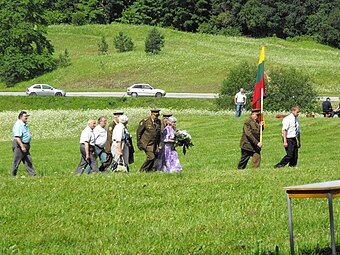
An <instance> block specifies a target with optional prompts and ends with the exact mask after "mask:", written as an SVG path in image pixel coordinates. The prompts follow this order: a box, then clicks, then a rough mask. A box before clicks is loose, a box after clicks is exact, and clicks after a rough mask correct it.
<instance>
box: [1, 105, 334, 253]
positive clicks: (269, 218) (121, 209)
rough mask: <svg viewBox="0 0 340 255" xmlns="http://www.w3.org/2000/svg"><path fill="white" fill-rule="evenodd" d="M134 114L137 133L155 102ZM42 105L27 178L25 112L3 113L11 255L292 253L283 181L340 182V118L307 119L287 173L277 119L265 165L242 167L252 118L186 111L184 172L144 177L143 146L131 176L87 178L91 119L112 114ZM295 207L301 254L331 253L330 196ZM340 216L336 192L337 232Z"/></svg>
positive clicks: (181, 115) (181, 117)
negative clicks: (83, 160) (83, 155)
mask: <svg viewBox="0 0 340 255" xmlns="http://www.w3.org/2000/svg"><path fill="white" fill-rule="evenodd" d="M124 110H125V111H126V113H127V114H128V116H129V118H130V121H129V124H128V128H129V130H130V132H131V133H132V134H133V135H134V134H135V130H136V128H137V125H138V121H139V120H140V119H141V118H143V117H144V116H146V115H147V114H148V109H147V108H124ZM30 112H31V114H32V115H31V117H30V118H29V125H30V128H31V131H32V133H33V136H34V139H33V141H32V150H31V153H32V156H33V163H34V165H35V167H36V170H37V172H38V174H39V177H37V178H25V177H26V176H27V175H26V173H25V170H24V168H23V166H20V169H19V177H18V178H12V177H10V176H9V174H10V166H11V162H12V157H13V155H12V151H11V141H10V140H11V127H12V125H13V123H14V121H15V119H16V116H17V111H7V112H0V118H1V119H2V120H3V121H2V122H1V130H3V133H2V135H1V140H0V154H1V159H2V160H1V164H0V193H1V200H0V212H1V213H0V219H1V228H0V236H1V239H0V253H1V254H202V255H203V254H204V255H206V254H226V255H227V254H254V255H255V254H256V255H259V254H280V255H281V254H288V253H289V234H288V226H287V205H286V197H285V192H284V191H283V190H282V187H284V186H288V185H297V184H302V183H309V182H319V181H328V180H334V179H339V177H340V176H339V167H340V165H339V159H338V155H339V154H338V149H339V143H340V140H339V139H340V133H339V131H338V130H339V122H338V119H337V118H334V119H325V118H314V119H310V118H304V117H301V119H300V121H301V126H302V132H303V133H302V147H301V150H300V158H299V162H298V167H297V168H292V169H289V168H285V169H280V170H276V169H274V168H273V165H274V164H275V163H277V162H278V161H279V160H280V159H281V157H282V156H283V155H284V149H283V147H282V141H281V135H280V132H281V131H280V129H281V124H280V122H281V120H280V119H276V118H274V117H273V116H267V118H266V121H267V128H266V130H265V131H264V148H263V152H262V155H263V156H262V167H261V169H258V170H256V171H253V170H251V169H247V170H245V171H239V170H237V169H236V165H237V162H238V160H239V158H240V149H239V139H240V136H241V132H242V125H243V123H244V120H245V118H246V117H247V116H246V115H243V116H242V117H241V118H239V119H236V118H235V117H234V116H233V115H232V113H231V114H227V113H225V112H218V113H216V112H212V111H202V110H184V109H183V110H180V109H177V110H173V113H174V114H175V116H176V117H177V118H178V123H177V125H178V128H183V129H184V128H185V129H187V130H188V131H189V132H190V133H191V135H192V137H193V142H194V144H195V146H194V147H192V148H190V150H189V151H188V152H187V154H186V155H185V156H184V155H183V154H182V153H181V152H180V150H178V151H179V156H180V161H181V164H182V166H183V171H182V172H181V173H180V174H165V173H151V174H141V173H139V172H138V169H139V167H140V166H141V164H142V162H143V161H144V159H145V155H144V153H142V152H140V151H136V154H135V161H136V162H135V163H134V164H132V165H131V171H132V172H131V173H130V174H128V175H120V174H116V175H114V174H108V175H102V174H100V175H89V176H85V175H83V176H81V177H76V176H75V175H74V171H75V168H76V166H77V164H78V162H79V159H80V154H79V135H80V132H81V130H82V129H83V128H84V126H85V123H86V120H87V119H88V118H90V117H96V116H99V115H102V114H108V115H109V114H110V113H111V110H108V109H96V110H95V109H94V110H34V111H33V110H32V111H30ZM330 131H331V132H332V135H331V136H330V135H328V136H325V134H326V133H329V132H330ZM325 155H327V160H325ZM250 166H251V163H250V164H249V167H250ZM306 212H307V213H306ZM293 213H294V224H295V225H294V227H295V229H294V231H295V232H294V233H295V245H296V251H297V254H323V255H325V254H330V253H326V252H320V250H321V249H325V248H327V247H328V251H329V247H330V237H329V221H328V208H327V200H325V199H301V200H298V199H296V200H294V201H293ZM339 213H340V203H339V201H337V199H335V200H334V219H335V229H336V230H339V229H340V221H339ZM337 240H338V243H337V244H338V245H339V238H337ZM276 250H278V253H276V252H275V251H276Z"/></svg>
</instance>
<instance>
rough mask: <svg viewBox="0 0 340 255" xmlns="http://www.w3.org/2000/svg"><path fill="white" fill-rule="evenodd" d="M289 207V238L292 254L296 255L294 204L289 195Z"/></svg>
mask: <svg viewBox="0 0 340 255" xmlns="http://www.w3.org/2000/svg"><path fill="white" fill-rule="evenodd" d="M287 206H288V227H289V237H290V239H289V240H290V254H291V255H294V236H293V214H292V204H291V198H290V197H289V195H288V193H287Z"/></svg>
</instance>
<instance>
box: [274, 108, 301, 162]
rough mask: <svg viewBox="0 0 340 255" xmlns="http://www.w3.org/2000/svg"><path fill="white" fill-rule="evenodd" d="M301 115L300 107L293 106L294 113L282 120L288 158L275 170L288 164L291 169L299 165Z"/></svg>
mask: <svg viewBox="0 0 340 255" xmlns="http://www.w3.org/2000/svg"><path fill="white" fill-rule="evenodd" d="M299 114H300V107H299V106H293V107H292V113H291V114H289V115H288V116H287V117H285V118H284V119H283V120H282V138H283V147H284V148H285V150H286V156H284V157H283V158H282V160H281V161H280V162H279V163H277V164H276V165H275V166H274V168H280V167H284V166H285V165H287V164H289V166H290V167H295V166H296V165H297V161H298V150H299V148H300V147H301V140H300V123H299V119H298V116H299Z"/></svg>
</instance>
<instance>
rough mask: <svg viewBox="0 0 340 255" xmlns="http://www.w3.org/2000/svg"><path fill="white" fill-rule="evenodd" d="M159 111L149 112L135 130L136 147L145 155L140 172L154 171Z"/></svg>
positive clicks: (159, 122)
mask: <svg viewBox="0 0 340 255" xmlns="http://www.w3.org/2000/svg"><path fill="white" fill-rule="evenodd" d="M159 112H160V110H151V115H150V117H148V118H145V119H143V120H141V121H140V122H139V126H138V128H137V146H138V149H140V150H143V151H144V152H145V154H146V160H145V162H144V163H143V165H142V167H141V169H140V171H141V172H151V171H155V159H156V158H157V153H158V148H159V144H160V138H161V121H160V120H159V119H158V116H159Z"/></svg>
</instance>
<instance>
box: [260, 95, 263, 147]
mask: <svg viewBox="0 0 340 255" xmlns="http://www.w3.org/2000/svg"><path fill="white" fill-rule="evenodd" d="M261 121H263V88H261ZM262 127H263V126H260V143H262Z"/></svg>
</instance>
